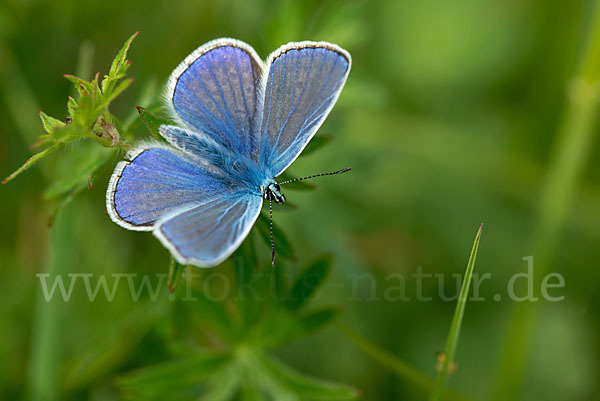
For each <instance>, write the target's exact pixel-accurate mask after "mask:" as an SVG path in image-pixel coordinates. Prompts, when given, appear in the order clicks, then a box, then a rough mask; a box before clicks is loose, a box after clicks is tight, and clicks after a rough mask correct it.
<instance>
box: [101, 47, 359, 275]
mask: <svg viewBox="0 0 600 401" xmlns="http://www.w3.org/2000/svg"><path fill="white" fill-rule="evenodd" d="M350 65H351V58H350V54H348V52H347V51H345V50H344V49H342V48H340V47H338V46H336V45H333V44H330V43H326V42H297V43H289V44H287V45H285V46H282V47H280V48H279V49H277V50H276V51H275V52H273V53H271V55H270V56H269V57H268V58H267V61H266V62H263V61H262V60H261V59H260V58H259V57H258V55H257V54H256V52H255V51H254V49H253V48H252V47H250V46H249V45H247V44H246V43H243V42H240V41H238V40H235V39H217V40H214V41H211V42H208V43H206V44H205V45H203V46H201V47H199V48H198V49H196V50H195V51H194V52H192V53H191V54H190V55H189V56H188V57H187V58H186V59H185V60H184V61H183V62H182V63H181V64H180V65H179V66H178V67H177V68H176V69H175V71H173V73H172V74H171V76H170V78H169V80H168V83H167V88H166V94H165V97H166V102H167V107H168V108H169V110H170V112H171V114H172V117H173V119H174V121H175V122H176V123H177V126H176V125H162V126H161V127H160V134H161V136H162V137H163V138H164V139H165V140H166V141H167V142H168V144H161V143H158V142H157V143H149V144H145V145H144V146H141V147H139V148H137V149H135V150H133V151H131V152H130V153H129V154H128V155H127V158H128V159H129V160H130V161H127V162H120V163H119V164H118V165H117V166H116V168H115V171H114V173H113V175H112V177H111V179H110V183H109V186H108V190H107V194H106V204H107V210H108V213H109V215H110V217H111V219H112V220H113V221H114V222H115V223H117V224H119V225H121V226H123V227H125V228H127V229H130V230H137V231H152V232H153V234H154V235H155V236H156V237H157V238H158V239H159V240H160V241H161V242H162V243H163V245H164V246H165V247H167V249H169V251H171V253H172V254H173V256H174V257H175V259H176V260H177V261H178V262H179V263H181V264H184V265H188V264H191V265H196V266H199V267H210V266H215V265H217V264H219V263H221V262H222V261H223V260H225V259H226V258H227V257H228V256H229V255H231V254H232V253H233V251H235V250H236V249H237V248H238V247H239V245H240V244H241V243H242V241H243V240H244V238H245V237H246V236H247V235H248V233H249V231H250V229H251V227H252V225H253V224H254V222H255V221H256V219H257V218H258V215H259V213H260V211H261V208H262V203H263V199H265V200H268V201H269V205H271V202H272V201H275V202H283V201H285V196H284V195H283V194H282V193H281V188H280V185H281V184H284V183H279V184H278V183H277V182H276V181H275V178H276V177H277V176H279V175H280V174H281V173H282V172H283V171H284V170H285V169H286V168H288V166H289V165H290V164H292V162H293V161H294V160H296V158H297V157H298V156H299V155H300V153H301V152H302V150H303V149H304V147H305V146H306V145H307V144H308V142H309V141H310V140H311V138H312V137H313V136H314V134H315V133H316V131H317V130H318V129H319V127H320V126H321V124H322V123H323V121H324V120H325V118H326V117H327V115H328V114H329V111H330V110H331V108H332V107H333V105H334V104H335V102H336V100H337V98H338V96H339V95H340V92H341V90H342V87H343V86H344V83H345V81H346V78H347V76H348V73H349V71H350ZM169 145H170V146H169ZM347 170H349V169H344V170H340V171H336V172H333V173H327V174H318V175H328V174H338V173H341V172H345V171H347ZM306 178H309V177H306ZM270 212H271V221H272V209H270ZM271 244H272V245H273V239H272V235H271ZM274 255H275V253H274V248H273V263H275V257H274Z"/></svg>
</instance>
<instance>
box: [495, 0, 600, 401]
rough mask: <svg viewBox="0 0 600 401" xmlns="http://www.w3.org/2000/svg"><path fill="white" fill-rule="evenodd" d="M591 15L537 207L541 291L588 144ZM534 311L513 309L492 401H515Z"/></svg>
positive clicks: (594, 30) (598, 18)
mask: <svg viewBox="0 0 600 401" xmlns="http://www.w3.org/2000/svg"><path fill="white" fill-rule="evenodd" d="M593 12H594V14H593V16H592V19H591V26H590V29H588V30H587V31H584V32H586V33H587V34H588V36H587V37H584V38H583V40H584V41H585V42H586V43H585V44H586V45H587V46H586V47H584V52H583V54H582V59H581V63H580V64H579V67H578V69H577V71H576V73H575V74H574V77H573V78H572V79H571V81H570V82H569V87H568V98H567V103H566V105H565V110H564V114H563V117H562V123H561V124H560V126H559V133H558V137H557V140H556V143H555V150H554V152H555V153H554V157H553V159H552V162H551V165H550V167H549V169H548V173H547V176H546V181H545V185H544V187H543V190H542V192H541V197H540V203H539V206H538V216H537V222H536V225H535V228H534V230H533V244H532V249H533V255H534V256H535V264H536V275H535V277H534V283H535V284H534V285H535V287H534V288H540V285H541V281H542V280H543V277H544V276H545V275H546V274H547V272H548V270H549V268H550V267H551V264H552V258H553V256H554V252H555V250H556V248H557V244H558V241H559V239H560V233H561V230H562V227H563V224H564V221H565V218H566V217H567V214H568V212H569V206H570V204H571V199H572V197H573V193H574V192H575V189H576V184H577V181H578V179H579V177H580V176H581V173H582V170H583V167H584V165H585V163H586V161H587V159H588V155H589V153H588V150H589V148H590V147H591V142H592V139H593V134H594V126H595V122H596V114H597V111H598V107H597V100H598V95H599V91H598V85H599V84H600V5H596V6H595V10H593ZM538 308H539V306H538V304H536V303H532V302H526V303H525V302H521V303H519V304H518V305H516V306H515V308H514V309H513V313H512V316H511V321H510V324H509V328H508V333H507V335H506V340H505V341H506V345H505V347H504V351H503V352H502V355H503V358H502V360H501V362H500V368H499V374H498V381H497V384H496V391H495V395H494V399H495V400H498V401H500V400H510V399H516V398H517V397H518V394H519V391H520V388H521V384H522V378H523V373H524V370H525V363H526V360H527V356H528V352H527V351H528V348H529V344H530V341H531V335H532V332H533V329H534V326H535V317H536V315H537V311H538Z"/></svg>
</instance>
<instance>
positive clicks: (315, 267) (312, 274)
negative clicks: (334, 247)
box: [285, 255, 333, 310]
mask: <svg viewBox="0 0 600 401" xmlns="http://www.w3.org/2000/svg"><path fill="white" fill-rule="evenodd" d="M332 263H333V257H332V256H331V255H325V256H322V257H321V258H319V259H318V260H317V261H315V262H314V263H313V264H311V265H310V266H308V267H307V268H306V269H304V271H303V272H302V273H301V274H300V277H298V279H297V280H296V282H295V283H294V285H293V286H292V289H291V290H290V292H289V294H288V297H287V299H286V302H285V305H286V306H287V307H288V308H289V309H292V310H295V309H299V308H301V307H302V306H304V305H305V304H306V302H307V301H308V300H309V299H310V297H311V296H312V295H313V294H314V292H315V291H316V290H317V288H319V286H320V285H321V284H322V283H323V282H324V281H325V279H326V278H327V275H328V274H329V271H330V270H331V265H332Z"/></svg>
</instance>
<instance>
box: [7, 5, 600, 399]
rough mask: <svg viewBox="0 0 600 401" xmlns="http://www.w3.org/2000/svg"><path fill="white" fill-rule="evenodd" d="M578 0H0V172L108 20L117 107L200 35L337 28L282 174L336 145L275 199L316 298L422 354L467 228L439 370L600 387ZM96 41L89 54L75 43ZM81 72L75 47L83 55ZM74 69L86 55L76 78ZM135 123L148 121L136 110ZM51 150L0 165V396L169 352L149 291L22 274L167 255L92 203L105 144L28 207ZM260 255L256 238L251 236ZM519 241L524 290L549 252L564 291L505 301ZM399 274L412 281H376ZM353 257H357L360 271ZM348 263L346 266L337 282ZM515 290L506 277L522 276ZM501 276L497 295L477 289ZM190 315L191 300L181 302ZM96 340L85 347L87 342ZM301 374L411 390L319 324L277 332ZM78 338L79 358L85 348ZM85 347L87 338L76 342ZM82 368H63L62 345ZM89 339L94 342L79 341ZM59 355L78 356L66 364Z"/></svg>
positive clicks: (79, 383) (320, 36)
mask: <svg viewBox="0 0 600 401" xmlns="http://www.w3.org/2000/svg"><path fill="white" fill-rule="evenodd" d="M597 7H598V4H597V2H596V1H568V2H567V1H547V0H524V1H516V0H455V1H451V2H448V1H442V0H419V1H416V0H406V1H404V0H400V1H392V0H389V1H383V0H377V1H341V0H340V1H291V0H290V1H222V2H208V1H196V2H192V1H181V2H166V1H151V2H148V1H146V2H142V1H138V2H130V1H115V0H102V1H94V0H92V1H77V0H60V1H34V0H31V1H24V0H3V1H2V2H1V3H0V135H1V137H0V138H1V142H0V175H2V176H6V175H8V174H9V173H10V172H12V171H13V170H14V169H16V168H17V167H18V166H20V165H21V164H22V162H23V161H24V160H25V159H26V158H27V157H28V156H29V155H30V154H31V153H30V151H29V150H28V146H29V145H31V144H32V143H33V142H34V140H35V138H36V137H37V136H38V135H40V134H41V133H42V128H41V125H40V122H39V119H38V116H37V113H38V110H44V111H45V112H46V113H48V114H50V115H53V116H56V117H58V118H64V117H66V98H67V96H68V95H69V94H71V91H72V87H71V85H70V83H69V82H67V81H66V80H65V79H63V78H62V74H63V73H74V72H76V70H77V69H78V68H80V69H81V68H82V67H81V63H82V61H81V60H83V62H84V63H85V60H92V61H91V64H90V66H89V68H88V70H89V71H91V72H96V71H101V72H105V71H107V69H108V67H109V65H110V62H111V60H112V58H113V57H114V54H115V53H116V51H117V50H118V49H119V48H120V47H121V45H122V43H123V42H124V41H125V39H126V38H127V37H129V36H130V35H131V34H132V33H133V32H135V31H138V30H139V31H140V34H139V36H138V37H137V38H136V40H135V41H134V43H133V46H132V48H131V50H130V53H129V58H130V60H131V61H132V67H131V69H130V71H129V75H130V76H132V77H134V78H135V83H134V84H133V86H132V87H131V88H130V89H128V90H127V91H126V92H125V93H124V94H123V95H122V96H121V97H120V98H119V99H118V100H117V101H116V102H115V104H114V105H113V106H112V108H111V111H112V112H113V113H114V114H115V115H117V116H119V117H121V118H123V119H125V118H127V117H128V116H130V115H132V113H135V108H134V106H135V105H136V99H138V98H139V96H140V93H141V92H142V91H143V88H144V87H145V85H147V83H148V82H155V83H156V84H157V85H158V86H159V87H160V86H161V85H162V84H163V83H164V81H165V80H166V78H167V77H168V75H169V74H170V72H171V71H172V69H173V68H174V67H175V66H176V65H177V64H178V63H179V62H180V61H181V60H182V59H183V58H184V57H185V56H186V55H187V54H188V53H189V52H191V51H192V50H193V49H195V48H196V47H198V46H199V45H201V44H202V43H204V42H206V41H208V40H211V39H214V38H218V37H222V36H229V37H235V38H239V39H241V40H243V41H246V42H248V43H250V44H251V45H253V46H254V47H255V48H256V50H257V51H258V53H259V54H260V55H261V56H262V57H266V56H267V55H268V53H269V52H271V51H272V50H274V49H275V48H277V47H278V46H280V45H281V44H283V43H286V42H289V41H294V40H306V39H311V40H326V41H330V42H334V43H337V44H339V45H340V46H342V47H344V48H346V49H347V50H348V51H349V52H350V53H351V54H352V57H353V69H352V72H351V74H350V77H349V79H348V82H347V85H346V88H345V89H344V91H343V93H342V96H341V97H340V99H339V102H338V104H337V106H336V107H335V108H334V110H333V112H332V114H331V115H330V117H329V118H328V119H327V121H326V122H325V124H324V125H323V127H322V128H321V131H320V132H321V133H323V134H328V135H331V136H332V137H333V141H332V142H331V144H329V145H328V146H326V147H324V148H323V149H321V150H320V151H318V152H315V153H314V154H312V155H310V156H307V157H305V158H302V159H300V160H298V162H297V163H295V164H294V165H293V166H292V168H291V171H293V173H294V174H296V175H308V174H312V173H315V172H321V171H330V170H333V169H338V168H343V167H346V166H348V165H349V166H352V167H353V171H352V173H350V174H346V175H342V176H338V177H330V178H323V179H321V180H319V181H315V182H314V183H315V184H316V186H317V189H316V190H315V191H295V192H294V191H288V192H287V196H288V199H289V200H292V201H293V202H294V203H295V204H296V205H298V206H299V208H298V210H295V211H292V212H283V211H282V212H276V213H275V220H276V222H277V223H278V224H279V225H280V226H281V227H283V228H284V230H285V231H286V233H287V235H288V238H289V239H290V240H291V241H292V242H293V244H294V247H295V248H296V251H297V255H298V257H297V261H296V262H288V263H287V264H286V268H287V271H288V272H289V273H290V274H294V273H296V272H297V271H298V270H299V269H300V268H301V267H302V266H304V265H305V264H306V263H308V262H309V261H310V260H314V258H315V257H317V256H318V255H321V254H323V253H325V252H330V253H332V254H333V255H334V267H333V272H332V275H331V276H330V278H329V283H330V285H327V286H325V287H324V288H323V289H322V290H321V292H320V293H319V296H318V297H317V299H316V300H315V301H314V302H315V304H323V305H327V304H337V305H341V306H342V307H343V309H344V313H343V315H342V317H341V321H342V322H343V324H344V325H346V326H348V327H351V328H352V329H353V330H355V331H356V332H358V333H360V334H361V335H363V336H364V337H365V338H367V339H369V341H371V342H372V343H374V344H377V345H378V346H379V347H381V348H382V349H384V350H385V352H387V353H388V354H389V355H390V356H393V357H395V358H398V359H399V360H401V361H403V363H405V364H406V365H407V366H409V367H410V369H412V370H414V371H417V372H420V374H423V375H425V376H427V377H431V378H433V377H435V374H436V371H435V366H436V354H437V353H438V352H439V351H441V350H442V349H443V347H444V343H445V339H446V336H447V333H448V329H449V325H450V321H451V318H452V313H453V310H454V306H455V304H454V302H446V301H443V300H442V299H440V296H439V295H438V293H439V288H438V286H439V285H440V284H439V280H434V279H424V288H423V294H424V295H425V296H431V297H432V300H431V301H418V300H417V299H416V297H415V295H416V287H417V280H416V279H415V278H414V277H413V276H412V274H414V273H415V272H417V269H418V268H422V271H423V272H424V273H428V274H445V278H446V280H444V282H442V284H441V286H442V288H443V290H444V291H445V292H444V293H445V294H448V295H450V294H456V281H455V278H453V277H452V276H451V275H452V274H459V273H462V272H463V271H464V267H465V264H466V261H467V258H468V254H469V251H470V247H471V245H472V241H473V238H474V236H475V232H476V230H477V228H478V226H479V224H480V223H481V222H483V223H485V227H484V231H483V236H482V241H481V245H480V252H479V258H478V262H477V265H476V271H477V272H479V273H480V274H483V273H490V274H491V278H490V279H487V280H486V281H484V282H483V284H482V285H481V290H480V295H481V296H482V297H484V298H485V301H478V302H471V303H469V304H468V305H467V310H466V315H465V319H464V323H463V329H462V333H461V339H460V342H459V346H458V350H457V355H456V362H457V370H456V372H455V373H454V374H453V375H452V377H451V382H450V387H451V388H452V389H453V390H455V391H456V392H458V393H460V394H462V396H464V397H465V398H466V399H470V400H542V399H543V400H598V399H600V398H599V397H600V395H599V394H600V393H599V388H598V387H599V381H598V378H599V377H600V371H599V363H600V344H599V339H600V307H599V305H600V296H599V295H598V293H599V290H600V271H599V269H598V266H599V264H598V261H599V260H600V247H598V241H599V240H600V184H599V183H600V177H599V171H600V169H599V167H600V162H599V160H600V157H599V156H600V154H599V150H598V146H597V140H596V137H597V134H598V128H597V126H596V125H595V124H594V120H595V118H594V117H595V114H596V113H597V112H598V108H597V106H596V97H597V91H598V82H599V81H598V78H600V63H599V60H600V26H599V24H600V19H599V18H598V17H597V15H598V14H597V13H598V10H597ZM90 55H92V56H93V57H90ZM83 71H85V68H84V69H83ZM85 78H91V76H89V77H85ZM139 134H140V136H142V135H147V134H144V131H143V130H141V129H140V133H139ZM68 151H69V149H66V150H63V151H62V153H57V154H55V155H54V156H52V157H51V158H49V160H47V161H45V162H43V163H41V164H40V165H39V166H37V167H36V168H34V169H32V170H31V171H29V172H28V173H26V174H24V175H22V176H21V177H19V178H17V179H16V180H15V181H13V182H11V183H10V184H7V185H5V186H2V187H0V191H1V192H0V193H1V196H0V206H1V207H0V221H1V222H2V223H1V224H0V313H1V319H0V333H1V335H0V338H1V341H0V361H1V362H0V398H1V399H6V400H16V399H28V398H30V399H40V400H42V399H48V400H52V399H56V400H79V399H86V400H112V399H118V398H119V391H118V390H117V389H115V377H117V376H118V375H119V374H121V373H123V372H127V371H130V370H132V369H135V368H137V367H142V366H145V365H147V364H149V363H154V362H157V361H161V360H165V359H167V358H168V355H166V352H165V351H164V345H163V344H162V339H163V338H164V337H165V332H168V331H169V327H170V325H171V323H172V320H173V319H176V318H177V316H176V315H174V314H173V313H171V312H172V310H171V307H172V305H171V303H170V302H169V301H168V300H167V297H166V295H165V296H164V297H160V298H159V300H158V301H157V302H151V301H150V300H149V299H148V296H147V294H142V298H141V300H140V301H139V302H133V301H132V300H131V297H129V296H128V291H127V289H126V288H125V289H123V290H122V291H121V290H120V291H119V292H118V293H117V296H116V298H115V300H114V301H113V302H106V300H104V299H103V298H102V297H99V299H98V300H96V301H95V302H89V301H88V300H87V298H86V297H85V292H84V290H83V289H82V288H79V287H78V288H76V289H75V292H74V295H73V298H72V299H71V301H69V302H62V301H59V302H51V303H45V302H42V301H43V299H42V298H41V287H40V281H39V279H38V278H37V277H36V274H37V273H43V272H47V271H48V270H49V269H54V270H53V271H54V272H55V273H56V272H58V273H62V274H68V273H93V274H112V273H138V274H141V273H148V274H154V273H165V272H166V271H167V269H168V264H169V255H168V253H167V251H166V250H165V249H163V248H162V247H161V246H160V245H159V243H158V242H157V241H156V240H155V239H154V238H153V237H152V236H151V235H149V234H143V233H135V232H130V231H126V230H124V229H122V228H120V227H118V226H117V225H116V224H114V223H112V222H111V221H110V219H109V218H108V216H106V215H105V213H104V210H105V206H104V191H105V188H106V185H107V182H108V177H109V176H110V173H111V171H112V167H113V166H114V164H115V163H116V161H117V160H116V159H115V160H114V161H113V162H111V163H109V167H108V168H106V169H104V170H103V171H102V172H101V173H100V174H99V175H97V176H96V177H94V181H93V190H92V191H84V192H83V193H82V194H81V195H80V196H78V197H77V198H76V199H75V200H74V201H73V202H72V203H70V204H69V205H68V206H67V207H66V208H65V209H64V210H63V211H62V212H61V214H60V215H59V218H58V220H57V223H56V224H55V225H54V226H53V227H52V228H50V229H49V228H48V227H47V221H48V216H49V214H50V213H51V212H52V210H53V208H54V207H55V206H56V204H55V203H53V201H52V200H46V199H43V197H42V194H43V192H44V189H45V188H46V187H47V185H48V184H49V183H50V182H52V181H53V180H56V179H57V175H59V174H60V173H59V170H58V169H57V168H56V166H57V165H58V164H59V163H60V159H61V157H62V155H64V153H65V152H68ZM258 251H259V252H260V253H263V254H265V257H266V259H268V255H269V252H270V251H269V249H268V248H267V247H266V246H263V245H262V244H260V246H259V247H258ZM530 255H533V257H534V261H535V262H534V267H535V268H534V275H535V279H534V284H535V287H536V288H534V290H535V294H536V295H537V296H540V292H539V282H540V281H541V278H542V277H543V275H545V274H548V273H551V272H558V273H560V274H562V275H563V276H564V280H565V286H564V288H562V289H553V290H552V291H551V294H552V295H556V296H564V300H562V301H560V302H547V301H544V300H540V301H538V302H537V303H533V304H532V303H528V302H523V303H518V302H514V301H511V300H510V299H508V297H507V283H508V282H509V279H510V277H511V276H513V275H514V274H516V273H519V272H525V271H526V267H527V263H526V262H525V261H524V260H523V258H524V257H527V256H530ZM397 273H401V274H402V275H403V277H404V278H405V288H406V296H408V297H409V298H411V299H410V300H409V301H401V300H395V301H394V300H391V299H389V297H388V298H387V299H386V297H385V294H388V295H389V293H386V290H388V289H389V288H391V287H394V286H398V283H399V281H397V279H393V278H392V277H397V276H390V275H392V274H397ZM358 278H361V279H360V280H359V279H358ZM357 283H358V284H357ZM518 291H519V293H520V294H523V293H524V292H525V291H526V288H525V286H524V285H523V283H521V284H520V285H519V286H518ZM495 294H500V295H501V297H502V298H501V300H500V301H495V300H494V299H493V296H494V295H495ZM199 318H200V319H201V316H200V317H199ZM94 350H105V351H102V352H100V353H94V352H92V351H94ZM275 353H276V354H277V355H278V356H279V358H280V359H282V360H284V361H285V362H286V363H288V364H290V365H291V366H294V367H295V368H296V369H298V370H300V371H302V372H305V373H308V374H311V375H313V376H317V377H321V378H326V379H330V380H336V381H339V382H343V383H348V384H351V385H353V386H356V387H357V388H359V389H360V390H361V392H362V397H363V399H365V400H420V399H426V398H427V397H428V394H427V391H423V389H422V388H421V387H420V386H419V385H415V383H414V382H413V381H411V378H410V377H408V376H406V375H402V374H400V373H399V372H398V371H394V370H393V369H389V368H388V367H385V366H383V365H381V364H380V363H378V362H377V361H375V360H374V359H373V358H372V357H371V356H370V355H368V354H367V353H365V352H364V351H363V350H361V349H360V348H359V347H357V345H356V344H355V343H354V342H353V341H351V340H350V339H349V338H348V336H347V335H345V334H344V332H343V331H341V330H340V329H339V326H331V327H330V328H328V329H326V330H324V331H322V332H319V333H318V334H315V335H312V336H310V337H308V338H304V339H301V340H299V341H296V342H294V343H292V344H290V345H288V346H286V347H283V348H281V349H278V350H277V351H276V352H275ZM86 358H87V359H86ZM94 358H95V359H94ZM82 360H83V361H88V362H89V363H88V365H85V364H84V365H85V366H87V369H84V370H83V371H80V370H77V369H73V366H74V365H77V364H78V363H79V364H81V363H82V362H81V361H82ZM90 361H91V362H90ZM77 366H79V365H77Z"/></svg>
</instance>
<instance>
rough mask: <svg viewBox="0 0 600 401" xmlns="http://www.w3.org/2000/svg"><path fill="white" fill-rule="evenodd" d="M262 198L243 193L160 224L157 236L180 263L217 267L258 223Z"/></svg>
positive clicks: (224, 198)
mask: <svg viewBox="0 0 600 401" xmlns="http://www.w3.org/2000/svg"><path fill="white" fill-rule="evenodd" d="M261 206H262V198H261V197H260V196H256V195H254V194H249V193H244V192H240V193H237V194H233V195H225V196H222V197H219V198H215V199H213V200H210V201H208V202H206V203H203V204H199V205H197V206H195V207H193V208H191V209H188V210H185V211H184V212H182V213H180V214H176V215H173V216H169V215H167V216H165V218H164V219H161V220H159V221H158V222H157V225H156V230H155V231H154V235H155V236H156V237H158V239H160V240H161V242H162V243H163V244H164V245H165V246H166V247H167V248H168V249H169V250H170V251H171V252H172V253H173V255H174V256H175V258H176V259H177V261H178V262H179V263H182V264H193V265H196V266H201V267H204V266H214V265H216V264H219V263H221V262H222V261H223V260H225V259H226V258H227V257H228V256H229V255H231V254H232V253H233V251H234V250H235V249H237V248H238V247H239V246H240V244H241V243H242V241H243V240H244V238H246V236H247V235H248V232H249V231H250V229H251V228H252V225H253V224H254V222H255V221H256V218H257V217H258V215H259V213H260V209H261Z"/></svg>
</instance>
